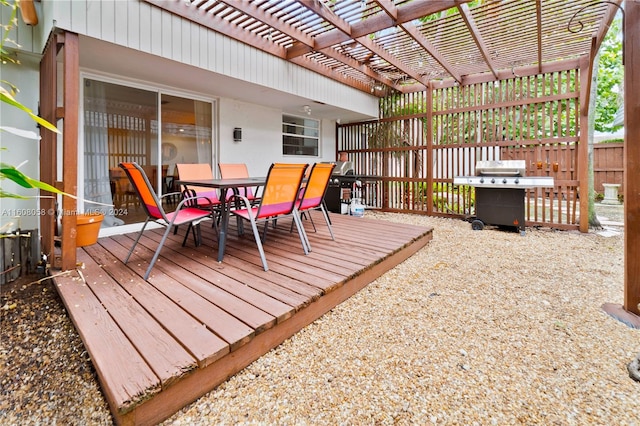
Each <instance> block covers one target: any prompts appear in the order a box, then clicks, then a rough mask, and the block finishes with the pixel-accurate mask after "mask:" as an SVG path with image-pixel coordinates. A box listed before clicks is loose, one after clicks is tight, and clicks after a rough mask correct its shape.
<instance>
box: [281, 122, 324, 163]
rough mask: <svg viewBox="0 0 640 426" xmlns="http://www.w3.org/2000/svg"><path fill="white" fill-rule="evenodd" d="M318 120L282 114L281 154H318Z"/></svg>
mask: <svg viewBox="0 0 640 426" xmlns="http://www.w3.org/2000/svg"><path fill="white" fill-rule="evenodd" d="M319 142H320V121H318V120H314V119H312V118H302V117H296V116H293V115H283V116H282V154H284V155H310V156H316V157H317V156H318V146H319V145H320V143H319Z"/></svg>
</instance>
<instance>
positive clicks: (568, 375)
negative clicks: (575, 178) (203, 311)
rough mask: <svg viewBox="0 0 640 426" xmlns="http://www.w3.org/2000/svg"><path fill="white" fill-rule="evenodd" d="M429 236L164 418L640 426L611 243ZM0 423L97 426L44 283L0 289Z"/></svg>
mask: <svg viewBox="0 0 640 426" xmlns="http://www.w3.org/2000/svg"><path fill="white" fill-rule="evenodd" d="M367 216H368V217H377V218H380V219H382V220H389V221H398V222H409V223H416V224H421V225H428V226H433V227H434V238H433V241H431V242H430V243H429V244H428V246H427V247H426V248H424V249H422V250H421V251H419V252H418V253H416V254H415V255H414V256H412V257H411V258H410V259H408V260H407V261H405V262H404V263H403V264H401V265H399V266H397V267H396V268H394V269H392V270H391V271H389V272H387V273H386V274H384V275H383V276H382V277H380V278H379V279H377V280H376V281H374V282H373V283H371V284H370V285H369V286H368V287H366V288H365V289H364V290H362V291H361V292H359V293H358V294H356V295H355V296H353V297H352V298H350V299H349V300H347V301H346V302H344V303H342V304H341V305H339V306H337V307H336V308H334V309H333V310H332V311H331V312H329V313H327V314H326V315H325V316H323V317H322V318H320V319H319V320H317V321H316V322H315V323H313V324H311V325H310V326H308V327H306V328H305V329H303V330H302V331H301V332H299V333H298V334H296V335H295V336H293V337H292V338H290V339H288V340H287V341H285V342H284V343H283V344H282V345H280V346H278V347H277V348H275V349H274V350H272V351H271V352H269V353H268V354H266V355H264V356H263V357H262V358H260V359H259V360H257V361H256V362H254V363H253V364H251V365H250V366H249V367H247V368H246V369H245V370H243V371H242V372H240V373H239V374H237V375H236V376H234V377H232V378H231V379H229V380H228V381H227V382H225V383H223V384H222V385H220V386H219V387H218V388H217V389H215V390H213V391H212V392H210V393H208V394H207V395H205V396H204V397H202V398H200V399H199V400H198V401H196V402H195V403H193V404H191V405H189V406H187V407H185V408H184V409H183V410H181V411H180V412H178V413H176V414H175V415H174V416H172V417H171V418H170V419H168V420H167V421H166V422H165V424H166V425H185V424H189V425H191V424H202V425H209V424H237V423H241V424H296V425H299V424H300V425H323V424H326V425H334V424H381V425H386V424H400V425H409V424H464V425H471V424H478V425H493V424H496V425H505V424H544V425H548V424H557V425H585V424H594V425H612V424H616V425H640V383H638V382H635V381H633V380H632V379H631V378H630V377H629V373H628V371H627V365H628V364H629V363H630V362H631V361H632V360H635V358H636V356H637V355H638V353H639V352H640V330H634V329H631V328H629V327H627V326H625V325H624V324H622V323H620V322H618V321H617V320H615V319H614V318H612V317H610V316H608V315H606V314H605V313H603V311H602V310H601V309H600V307H601V305H602V304H603V303H605V302H612V303H618V304H621V303H622V301H623V244H624V243H623V234H622V233H620V232H616V231H615V230H614V231H613V232H609V233H607V234H606V235H608V236H603V235H599V234H597V233H595V232H590V233H588V234H580V233H577V232H566V231H564V232H562V231H553V230H549V229H530V228H528V229H527V232H526V235H525V236H524V237H523V236H520V235H519V234H518V233H516V232H506V231H500V230H494V229H485V230H484V231H472V230H471V227H470V225H469V223H467V222H463V221H460V220H451V219H439V218H429V217H422V216H412V215H397V214H378V213H373V212H367ZM1 305H2V306H4V308H3V309H2V310H1V320H2V329H1V331H2V350H1V353H0V361H1V365H2V370H1V371H0V383H1V386H2V391H1V392H2V394H1V395H2V398H1V400H0V423H1V424H20V425H23V424H56V423H57V424H82V425H85V424H110V423H111V422H112V419H111V416H110V414H109V411H108V408H107V405H106V403H105V401H104V398H103V397H102V394H101V393H100V389H99V386H98V384H97V381H96V378H95V373H94V371H93V368H92V367H91V364H90V360H89V359H88V356H87V354H86V352H84V349H83V346H82V343H81V341H80V339H79V337H78V336H77V333H76V332H75V331H74V328H73V326H72V324H71V322H70V321H69V319H68V317H67V316H66V314H65V311H64V308H63V307H62V305H61V303H60V301H59V299H58V297H57V294H56V293H55V291H54V289H53V287H52V286H51V284H50V283H48V282H44V283H38V284H26V285H22V284H21V285H18V286H3V288H2V301H1Z"/></svg>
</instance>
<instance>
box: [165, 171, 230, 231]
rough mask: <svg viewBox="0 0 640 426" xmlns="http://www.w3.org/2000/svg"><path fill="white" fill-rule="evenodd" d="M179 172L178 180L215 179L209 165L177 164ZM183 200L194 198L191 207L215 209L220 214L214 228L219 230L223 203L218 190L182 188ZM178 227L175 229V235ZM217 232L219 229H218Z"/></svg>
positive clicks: (192, 187)
mask: <svg viewBox="0 0 640 426" xmlns="http://www.w3.org/2000/svg"><path fill="white" fill-rule="evenodd" d="M176 170H177V171H178V180H207V179H213V171H212V170H211V165H210V164H208V163H183V164H176ZM182 196H183V198H193V200H192V201H191V202H190V203H189V207H198V208H203V209H206V210H210V209H212V208H213V209H214V210H215V211H216V212H217V213H218V214H217V215H216V220H214V221H213V227H214V228H217V222H218V221H219V220H220V218H221V216H222V215H221V214H220V213H221V207H222V203H221V201H220V197H219V195H218V190H217V189H212V188H206V187H204V186H191V185H183V186H182ZM177 230H178V227H177V226H176V227H175V230H174V234H175V233H176V232H177ZM216 231H217V229H216Z"/></svg>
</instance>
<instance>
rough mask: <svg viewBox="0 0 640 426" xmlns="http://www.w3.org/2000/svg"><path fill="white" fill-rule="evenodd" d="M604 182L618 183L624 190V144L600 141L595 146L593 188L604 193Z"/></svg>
mask: <svg viewBox="0 0 640 426" xmlns="http://www.w3.org/2000/svg"><path fill="white" fill-rule="evenodd" d="M603 183H614V184H615V183H617V184H619V185H620V190H619V193H620V194H623V191H624V144H623V143H600V144H595V145H594V146H593V189H594V190H595V191H596V192H597V193H599V194H603V193H604V187H603V186H602V184H603Z"/></svg>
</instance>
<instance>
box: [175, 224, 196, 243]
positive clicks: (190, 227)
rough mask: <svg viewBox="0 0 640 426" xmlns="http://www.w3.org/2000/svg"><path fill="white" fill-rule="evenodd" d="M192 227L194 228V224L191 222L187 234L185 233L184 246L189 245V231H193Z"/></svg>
mask: <svg viewBox="0 0 640 426" xmlns="http://www.w3.org/2000/svg"><path fill="white" fill-rule="evenodd" d="M176 228H177V226H176ZM192 228H193V224H192V223H190V224H189V226H187V232H185V234H184V239H183V240H182V247H184V246H186V245H187V238H189V232H191V229H192ZM174 235H175V233H174ZM194 238H195V237H194Z"/></svg>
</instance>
